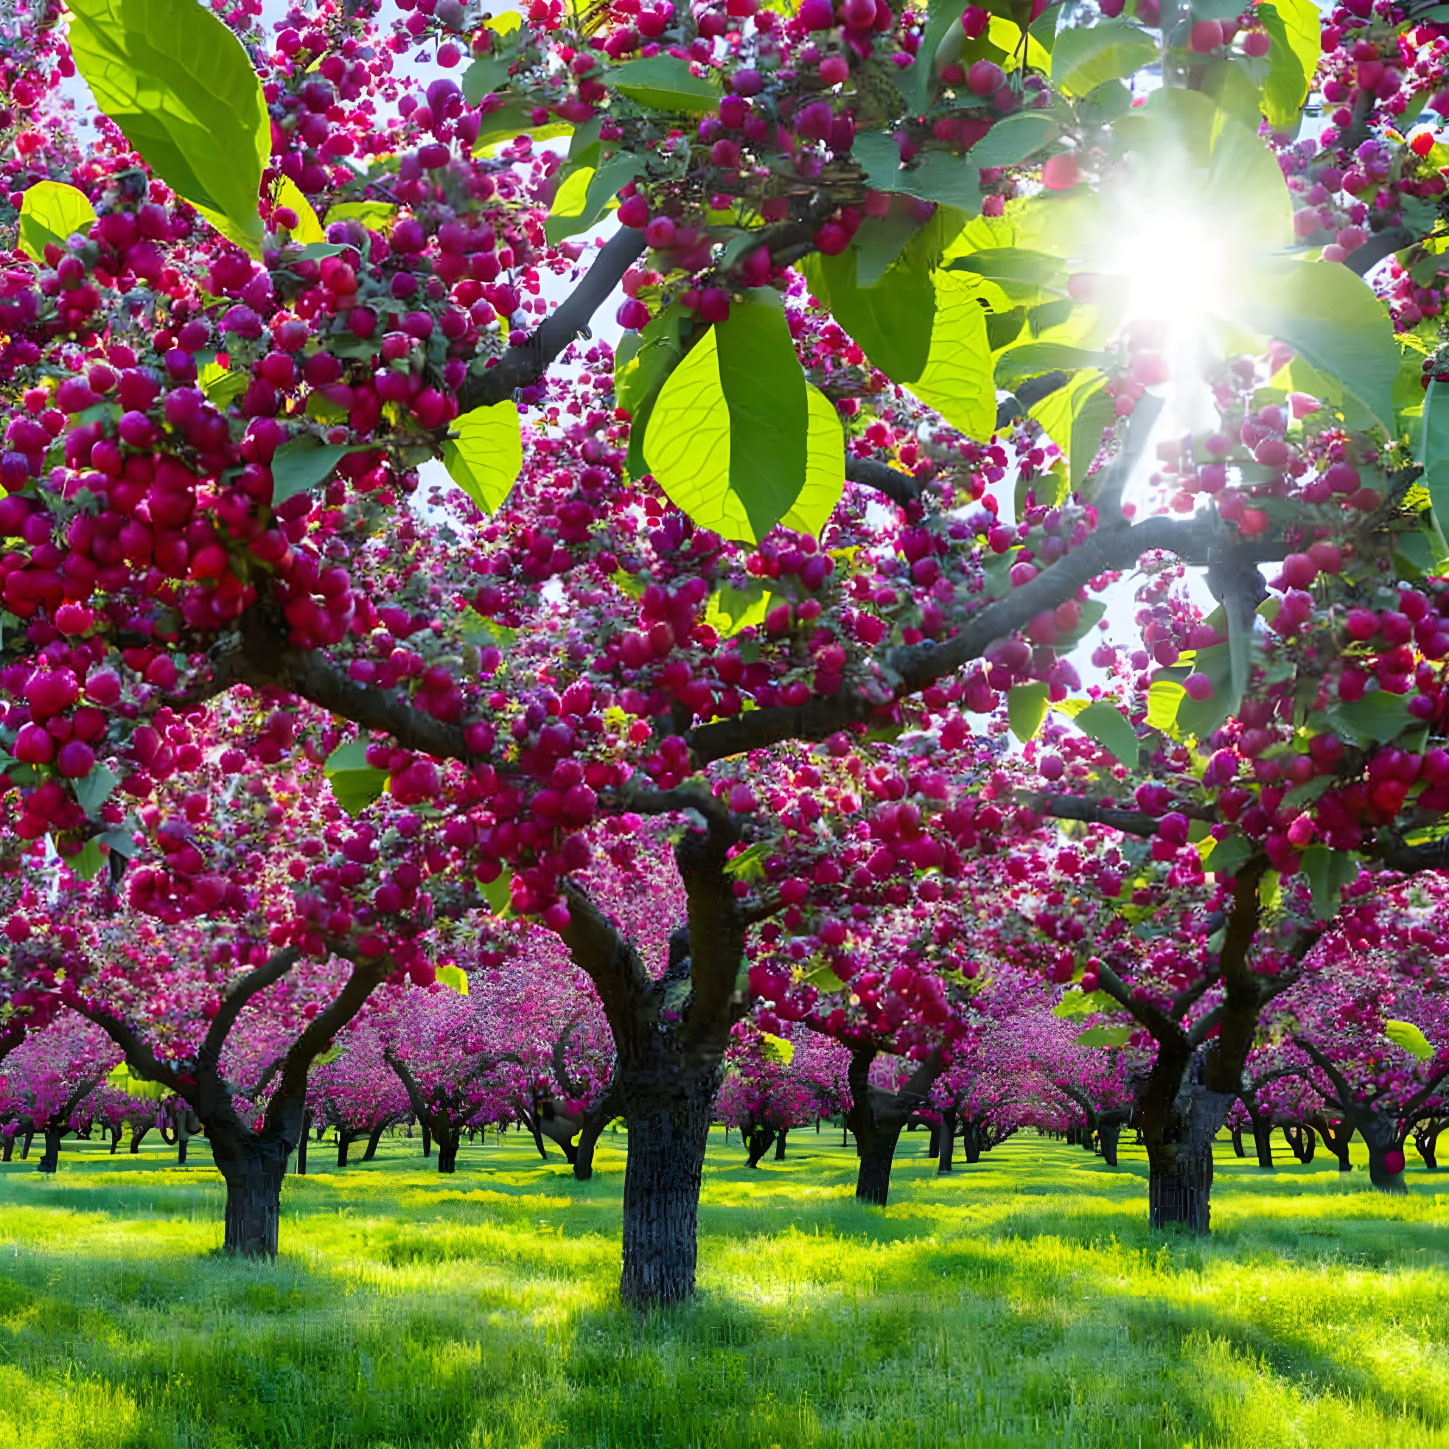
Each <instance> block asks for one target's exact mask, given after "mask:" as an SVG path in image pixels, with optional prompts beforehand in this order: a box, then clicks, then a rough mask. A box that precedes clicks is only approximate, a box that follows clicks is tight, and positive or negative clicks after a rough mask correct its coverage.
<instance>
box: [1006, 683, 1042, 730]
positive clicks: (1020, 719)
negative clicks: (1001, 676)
mask: <svg viewBox="0 0 1449 1449" xmlns="http://www.w3.org/2000/svg"><path fill="white" fill-rule="evenodd" d="M1046 711H1047V687H1046V685H1044V684H1014V685H1012V687H1011V688H1010V689H1009V690H1007V692H1006V717H1007V720H1008V722H1009V723H1010V725H1011V732H1012V734H1014V735H1015V736H1016V737H1017V739H1019V740H1020V741H1021V742H1022V744H1025V743H1026V742H1027V741H1028V740H1029V739H1031V738H1033V737H1034V736H1035V734H1036V732H1037V731H1038V730H1039V729H1040V728H1041V722H1042V721H1043V720H1044V719H1045V718H1046Z"/></svg>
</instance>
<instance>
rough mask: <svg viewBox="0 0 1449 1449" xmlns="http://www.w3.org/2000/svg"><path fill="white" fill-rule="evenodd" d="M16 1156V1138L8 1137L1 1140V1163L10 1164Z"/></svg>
mask: <svg viewBox="0 0 1449 1449" xmlns="http://www.w3.org/2000/svg"><path fill="white" fill-rule="evenodd" d="M14 1154H15V1138H14V1137H13V1136H7V1137H3V1138H0V1162H9V1161H10V1159H11V1157H13V1156H14Z"/></svg>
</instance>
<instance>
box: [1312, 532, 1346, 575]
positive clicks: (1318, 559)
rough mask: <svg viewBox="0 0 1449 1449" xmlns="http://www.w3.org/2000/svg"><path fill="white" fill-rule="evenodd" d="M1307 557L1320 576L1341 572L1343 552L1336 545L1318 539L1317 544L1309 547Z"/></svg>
mask: <svg viewBox="0 0 1449 1449" xmlns="http://www.w3.org/2000/svg"><path fill="white" fill-rule="evenodd" d="M1308 557H1309V558H1311V559H1312V560H1313V563H1314V565H1315V567H1316V568H1317V569H1318V571H1319V573H1321V574H1337V573H1342V572H1343V550H1342V549H1340V548H1339V546H1338V545H1337V544H1336V543H1329V542H1328V540H1327V539H1320V540H1319V542H1317V543H1315V544H1313V545H1311V546H1310V548H1309V550H1308Z"/></svg>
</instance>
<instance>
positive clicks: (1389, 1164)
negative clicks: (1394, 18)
mask: <svg viewBox="0 0 1449 1449" xmlns="http://www.w3.org/2000/svg"><path fill="white" fill-rule="evenodd" d="M1403 1170H1404V1154H1403V1153H1402V1152H1400V1151H1399V1149H1398V1148H1397V1147H1395V1148H1391V1149H1390V1150H1389V1151H1388V1152H1386V1153H1384V1171H1385V1172H1391V1173H1399V1172H1402V1171H1403Z"/></svg>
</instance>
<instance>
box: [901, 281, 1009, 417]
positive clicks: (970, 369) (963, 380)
mask: <svg viewBox="0 0 1449 1449" xmlns="http://www.w3.org/2000/svg"><path fill="white" fill-rule="evenodd" d="M931 280H932V284H933V285H934V287H935V289H936V320H935V325H934V326H933V327H932V329H931V349H930V352H929V354H928V355H927V358H926V366H925V368H924V369H923V370H922V371H921V373H920V375H919V376H917V377H915V378H913V379H912V380H911V381H909V382H908V383H906V386H907V387H909V388H910V390H911V391H912V392H913V393H915V395H916V396H917V397H918V398H920V400H921V401H922V402H923V403H926V404H928V405H929V406H930V407H933V408H935V409H936V411H937V412H938V413H940V414H941V416H942V417H943V418H945V419H946V421H947V422H948V423H950V424H951V425H952V426H953V427H956V428H959V429H960V430H961V431H962V432H963V433H965V434H966V435H967V436H968V437H972V438H976V439H978V440H980V441H982V442H985V441H986V440H987V439H988V438H990V436H991V434H992V433H993V432H994V431H995V430H996V385H995V383H994V382H993V381H992V377H991V373H992V361H991V345H990V343H989V341H988V340H987V336H986V309H985V308H984V307H983V306H982V305H981V301H980V292H979V290H978V288H977V287H976V286H974V285H972V283H971V282H970V281H969V280H968V279H966V278H964V277H961V276H959V275H958V274H956V273H953V272H945V271H941V272H936V273H935V274H934V275H933V277H932V279H931Z"/></svg>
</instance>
